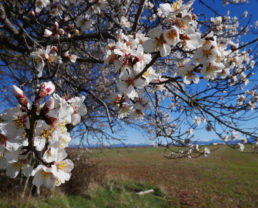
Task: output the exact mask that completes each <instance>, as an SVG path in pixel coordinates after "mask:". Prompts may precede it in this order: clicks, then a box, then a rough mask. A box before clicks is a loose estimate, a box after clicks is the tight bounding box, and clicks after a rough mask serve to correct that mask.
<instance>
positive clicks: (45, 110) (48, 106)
mask: <svg viewBox="0 0 258 208" xmlns="http://www.w3.org/2000/svg"><path fill="white" fill-rule="evenodd" d="M54 106H55V100H54V98H50V99H49V100H48V102H46V103H45V105H44V106H43V108H42V109H41V111H40V114H41V115H46V114H47V113H48V112H49V111H51V110H52V109H54Z"/></svg>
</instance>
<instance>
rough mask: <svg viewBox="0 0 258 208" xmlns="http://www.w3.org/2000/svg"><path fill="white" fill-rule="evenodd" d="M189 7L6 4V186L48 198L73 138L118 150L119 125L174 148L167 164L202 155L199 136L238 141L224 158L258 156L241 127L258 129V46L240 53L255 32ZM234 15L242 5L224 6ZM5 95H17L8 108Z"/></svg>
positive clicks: (2, 13)
mask: <svg viewBox="0 0 258 208" xmlns="http://www.w3.org/2000/svg"><path fill="white" fill-rule="evenodd" d="M196 1H197V0H196ZM193 3H194V1H193V0H191V1H185V2H184V1H182V0H177V1H154V0H149V1H147V0H133V1H128V0H114V1H110V0H34V1H28V0H20V1H2V2H1V3H0V22H1V29H0V34H1V36H0V37H1V38H0V42H1V50H0V58H1V68H0V69H1V75H2V77H1V79H2V80H1V89H2V90H3V93H2V94H1V99H2V101H1V102H2V103H3V106H8V105H9V106H10V105H11V106H14V105H15V103H16V101H15V100H14V99H13V98H15V97H16V98H17V100H18V102H19V106H18V107H15V108H12V109H7V110H6V111H5V112H4V113H3V114H2V115H1V122H2V123H1V125H0V136H1V140H0V141H1V149H0V150H1V157H0V167H1V168H4V169H6V170H7V172H6V174H7V175H9V176H10V177H15V176H17V175H18V174H19V171H20V170H22V172H23V174H24V175H25V176H31V175H32V176H34V179H33V184H34V185H35V186H38V187H39V186H41V185H45V186H47V187H48V188H53V187H54V186H55V185H59V184H61V183H64V182H65V181H66V180H69V177H70V172H71V170H72V168H73V165H72V162H71V161H70V160H68V159H65V158H66V153H65V151H64V148H65V147H66V146H67V144H68V142H69V141H70V139H71V138H70V132H71V133H72V135H73V136H81V139H82V140H87V139H92V138H94V139H98V140H101V141H102V140H104V139H105V140H110V139H117V138H116V137H115V136H114V134H112V133H114V132H115V131H116V130H118V129H120V130H121V127H122V126H123V125H122V126H121V124H122V123H125V124H127V125H134V126H137V127H141V128H143V129H144V130H145V131H146V132H148V133H149V134H150V136H151V137H152V138H153V139H155V140H157V141H159V140H160V139H164V138H165V139H166V140H167V146H169V145H170V144H173V145H176V146H178V147H180V148H178V150H177V151H175V150H174V149H172V150H171V152H170V153H169V155H166V156H167V157H168V158H180V157H197V156H200V155H205V156H206V155H208V154H209V153H210V150H209V148H207V147H205V148H202V147H199V146H198V145H195V144H194V143H193V142H192V139H193V138H194V133H195V131H196V130H198V129H200V128H206V130H207V131H213V132H215V133H216V134H217V135H218V136H219V137H220V138H221V139H222V140H224V141H225V142H226V143H227V142H228V141H229V140H235V139H238V138H242V140H241V142H239V143H237V144H236V145H230V146H231V147H232V148H237V149H239V150H240V151H245V146H244V144H245V143H252V144H254V146H253V149H252V150H253V151H257V148H256V146H255V142H256V144H257V139H256V138H257V133H258V132H257V127H256V126H255V125H254V126H253V128H243V126H242V125H243V123H244V122H247V121H250V120H253V121H254V122H255V121H257V106H256V104H257V101H258V94H257V85H255V83H256V82H257V78H255V77H256V76H257V72H256V70H257V66H256V63H255V60H256V57H257V54H256V53H255V50H256V47H257V38H256V39H251V40H250V39H249V41H247V42H245V43H240V42H241V41H242V39H241V38H242V37H245V36H247V35H248V34H250V33H255V32H256V33H257V31H255V30H256V27H257V24H256V25H252V24H251V22H252V19H251V16H250V17H248V13H247V12H245V13H244V14H243V17H242V18H249V20H247V22H246V25H244V26H241V22H242V20H239V19H238V18H237V17H230V15H229V14H226V15H225V16H222V15H220V13H219V12H218V11H216V10H214V9H213V8H212V6H210V5H209V4H208V3H206V1H205V2H204V1H202V0H199V3H200V4H202V5H203V6H205V7H206V8H207V14H199V13H195V9H194V8H193ZM238 3H241V4H245V3H246V1H243V0H242V1H233V0H232V1H224V4H238ZM210 13H212V14H214V17H210V15H209V14H210ZM10 83H11V85H12V84H15V85H18V86H19V87H16V86H14V87H13V92H14V95H15V96H14V97H12V96H10ZM20 88H22V89H23V90H21V89H20ZM54 89H55V92H56V94H53V95H52V96H51V97H50V98H49V99H47V98H48V97H49V96H50V95H51V94H52V93H53V91H54ZM25 94H26V95H27V96H28V99H27V97H26V96H25ZM29 100H31V102H32V103H30V101H29ZM85 106H86V107H85ZM86 109H87V110H86ZM255 119H256V120H255ZM75 127H76V128H75ZM109 132H112V133H109ZM60 135H65V137H66V139H65V140H64V137H63V136H60ZM248 138H253V141H251V140H250V139H248ZM118 139H119V138H118ZM50 147H51V148H50ZM28 155H32V156H30V157H29V158H28V157H26V156H28ZM24 157H25V158H24ZM30 158H32V159H33V160H35V161H34V162H31V163H29V162H28V160H29V159H30ZM24 161H26V162H24ZM14 167H16V168H14ZM61 175H62V176H61Z"/></svg>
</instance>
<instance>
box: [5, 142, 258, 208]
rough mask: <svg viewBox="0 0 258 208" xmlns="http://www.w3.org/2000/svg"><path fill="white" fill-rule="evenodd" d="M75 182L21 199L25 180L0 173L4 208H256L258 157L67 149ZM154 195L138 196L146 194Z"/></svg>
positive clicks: (219, 152)
mask: <svg viewBox="0 0 258 208" xmlns="http://www.w3.org/2000/svg"><path fill="white" fill-rule="evenodd" d="M68 152H69V155H70V158H71V159H72V160H73V161H74V162H75V169H74V170H73V172H72V173H73V174H72V178H71V180H70V181H69V182H67V183H66V184H64V185H62V186H61V187H58V188H56V189H55V191H54V192H49V190H46V189H41V193H42V194H41V196H38V197H36V198H35V197H29V190H28V192H27V194H26V195H25V196H26V197H25V198H23V199H20V198H19V196H20V194H21V192H22V191H23V185H22V184H23V182H24V179H23V181H22V180H21V179H15V180H13V179H9V178H7V177H6V176H5V175H4V173H3V172H1V173H0V184H1V186H0V208H2V207H3V208H6V207H10V208H14V207H17V208H20V207H24V208H48V207H67V208H71V207H75V208H79V207H82V208H84V207H86V208H202V207H203V208H257V207H258V154H246V153H241V152H238V151H235V150H232V149H229V148H228V147H225V146H221V147H220V148H219V150H217V151H215V152H212V154H211V155H209V156H208V157H199V158H197V159H187V158H185V159H180V160H169V159H166V158H164V157H163V153H164V149H163V148H151V147H148V148H114V149H101V150H100V149H93V150H85V149H69V151H68ZM148 189H153V190H154V192H153V193H151V194H147V195H144V196H139V195H137V192H139V191H142V190H148Z"/></svg>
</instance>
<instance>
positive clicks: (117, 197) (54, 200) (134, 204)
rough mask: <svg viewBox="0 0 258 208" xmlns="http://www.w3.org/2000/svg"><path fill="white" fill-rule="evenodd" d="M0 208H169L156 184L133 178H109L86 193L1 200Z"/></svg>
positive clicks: (164, 196)
mask: <svg viewBox="0 0 258 208" xmlns="http://www.w3.org/2000/svg"><path fill="white" fill-rule="evenodd" d="M149 189H153V190H154V192H153V193H149V194H146V195H142V196H140V195H138V194H137V192H139V191H142V190H149ZM0 207H3V208H14V207H17V208H18V207H19V208H21V207H24V208H25V207H26V208H49V207H54V208H59V207H60V208H70V207H76V208H84V207H87V208H108V207H110V208H149V207H153V208H161V207H164V208H170V207H171V206H170V205H169V202H168V200H167V197H166V195H165V194H163V193H162V192H161V191H160V189H158V188H157V187H155V186H150V185H148V184H144V183H136V182H131V181H116V180H110V181H109V182H107V183H106V184H105V185H103V186H102V187H98V188H97V189H96V190H95V191H93V192H91V193H89V194H87V195H61V194H58V195H54V196H51V197H49V198H47V199H38V200H37V199H35V198H34V199H33V198H30V199H27V200H26V201H25V200H23V201H8V200H7V201H4V200H2V201H0Z"/></svg>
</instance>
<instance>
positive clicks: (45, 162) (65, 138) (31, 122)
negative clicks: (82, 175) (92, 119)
mask: <svg viewBox="0 0 258 208" xmlns="http://www.w3.org/2000/svg"><path fill="white" fill-rule="evenodd" d="M54 90H55V86H54V85H53V84H52V82H44V83H43V84H42V85H41V86H40V87H39V89H38V91H37V93H36V97H35V100H34V102H33V103H30V102H29V101H28V99H27V98H26V96H25V94H24V92H23V91H22V90H21V89H20V88H18V87H16V86H13V93H14V95H15V97H16V98H17V100H18V102H19V105H18V106H16V107H14V108H11V109H7V110H5V111H4V113H3V114H1V115H0V119H1V123H0V169H5V170H6V175H7V176H9V177H11V178H15V177H17V176H18V174H19V173H20V172H21V174H23V175H24V176H26V177H30V176H32V177H33V180H32V184H33V185H35V186H36V187H40V186H42V185H43V186H45V187H47V188H49V189H52V188H54V187H55V186H59V185H60V184H62V183H65V181H68V180H69V179H70V177H71V171H72V169H73V166H74V165H73V162H72V161H71V160H69V159H66V157H67V153H66V151H65V148H66V147H67V146H68V143H69V142H70V140H71V137H70V133H69V132H68V130H67V128H66V125H67V124H72V125H77V124H78V123H80V120H81V116H83V115H85V114H86V113H87V110H86V107H85V106H84V104H83V101H84V99H85V97H84V96H81V97H74V98H69V97H66V98H62V97H60V96H58V95H57V94H53V92H54ZM51 95H52V96H51ZM49 96H51V97H50V98H49V99H48V101H47V102H45V103H43V102H42V101H43V100H45V99H46V98H47V97H49Z"/></svg>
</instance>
